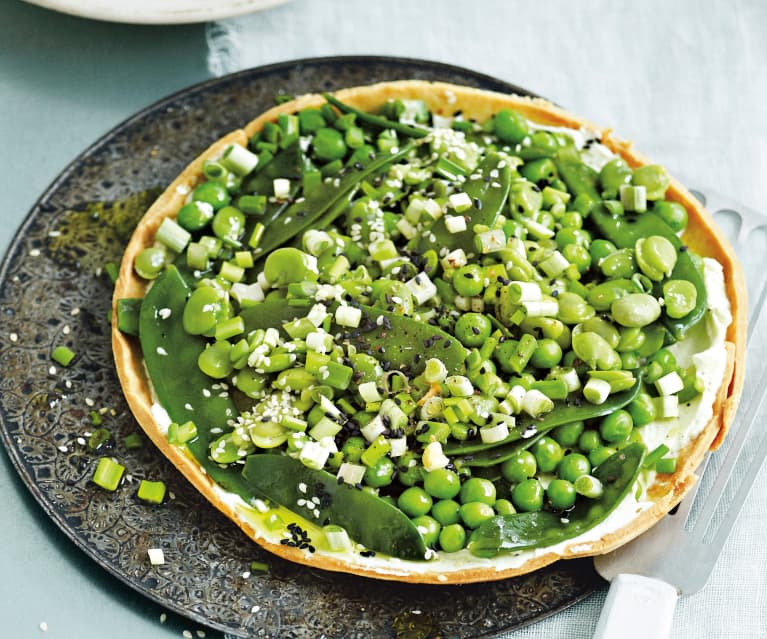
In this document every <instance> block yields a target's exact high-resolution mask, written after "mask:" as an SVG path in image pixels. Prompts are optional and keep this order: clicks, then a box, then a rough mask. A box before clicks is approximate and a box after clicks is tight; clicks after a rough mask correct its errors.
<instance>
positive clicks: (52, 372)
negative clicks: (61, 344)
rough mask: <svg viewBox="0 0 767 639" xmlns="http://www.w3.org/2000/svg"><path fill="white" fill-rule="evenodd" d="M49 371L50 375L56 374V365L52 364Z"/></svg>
mask: <svg viewBox="0 0 767 639" xmlns="http://www.w3.org/2000/svg"><path fill="white" fill-rule="evenodd" d="M48 373H49V374H50V375H55V374H56V367H55V366H51V367H50V368H49V369H48Z"/></svg>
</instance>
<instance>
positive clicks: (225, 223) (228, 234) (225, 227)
mask: <svg viewBox="0 0 767 639" xmlns="http://www.w3.org/2000/svg"><path fill="white" fill-rule="evenodd" d="M211 228H212V229H213V233H214V234H215V236H216V237H218V238H221V239H222V240H224V242H231V243H238V242H239V241H240V237H241V236H242V234H243V233H244V232H245V214H244V213H243V212H242V211H240V209H237V208H235V207H233V206H225V207H223V208H221V209H219V210H218V211H217V212H216V215H215V216H214V218H213V222H211Z"/></svg>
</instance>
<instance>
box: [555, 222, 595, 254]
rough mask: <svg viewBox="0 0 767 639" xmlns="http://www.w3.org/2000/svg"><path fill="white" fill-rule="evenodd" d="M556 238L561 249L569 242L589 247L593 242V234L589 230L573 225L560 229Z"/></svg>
mask: <svg viewBox="0 0 767 639" xmlns="http://www.w3.org/2000/svg"><path fill="white" fill-rule="evenodd" d="M554 239H555V240H556V243H557V246H558V247H559V248H560V250H561V249H563V248H564V247H565V246H567V245H568V244H577V245H578V246H584V247H587V248H588V246H589V244H591V235H590V234H589V232H588V231H586V230H584V229H576V228H571V227H566V228H562V229H559V231H557V234H556V236H555V237H554Z"/></svg>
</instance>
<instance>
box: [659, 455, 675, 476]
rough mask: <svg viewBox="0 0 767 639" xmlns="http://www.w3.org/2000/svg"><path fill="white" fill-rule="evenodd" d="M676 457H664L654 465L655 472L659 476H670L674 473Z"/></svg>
mask: <svg viewBox="0 0 767 639" xmlns="http://www.w3.org/2000/svg"><path fill="white" fill-rule="evenodd" d="M676 462H677V459H676V457H664V458H663V459H659V460H658V461H657V463H656V464H655V470H656V471H658V472H659V473H661V474H664V475H665V474H671V473H675V472H676Z"/></svg>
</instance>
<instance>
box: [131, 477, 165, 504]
mask: <svg viewBox="0 0 767 639" xmlns="http://www.w3.org/2000/svg"><path fill="white" fill-rule="evenodd" d="M136 496H137V497H138V498H139V499H141V500H142V501H148V502H149V503H151V504H161V503H162V500H163V499H165V484H164V483H163V482H161V481H148V480H146V479H142V480H141V483H140V484H139V485H138V492H137V493H136Z"/></svg>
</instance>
